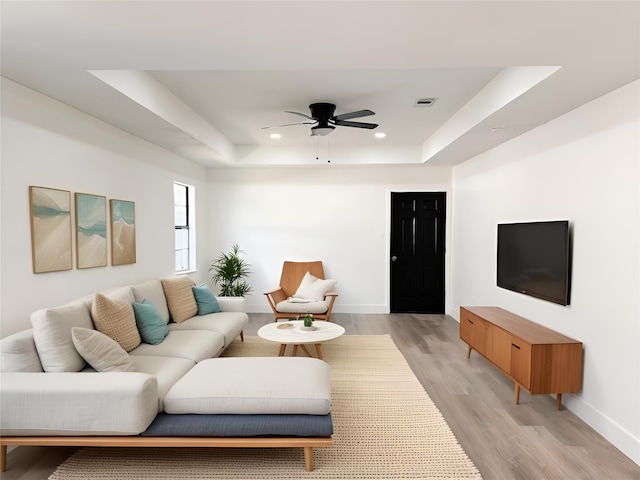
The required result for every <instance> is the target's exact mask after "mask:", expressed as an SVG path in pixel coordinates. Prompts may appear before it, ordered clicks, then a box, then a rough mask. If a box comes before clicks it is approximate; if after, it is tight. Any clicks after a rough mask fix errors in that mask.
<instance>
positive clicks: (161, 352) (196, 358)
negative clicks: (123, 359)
mask: <svg viewBox="0 0 640 480" xmlns="http://www.w3.org/2000/svg"><path fill="white" fill-rule="evenodd" d="M223 347H224V336H223V335H222V334H220V333H217V332H206V331H202V330H185V331H179V332H174V331H170V332H169V335H167V337H166V338H165V339H164V342H162V343H161V344H159V345H149V344H148V343H141V344H140V345H139V346H138V347H136V348H135V349H133V350H132V351H131V352H129V354H130V355H132V356H135V355H144V356H151V357H176V358H185V359H187V360H191V361H192V362H194V363H196V362H200V361H202V360H205V359H207V358H212V357H215V356H216V355H220V353H221V352H222V349H223Z"/></svg>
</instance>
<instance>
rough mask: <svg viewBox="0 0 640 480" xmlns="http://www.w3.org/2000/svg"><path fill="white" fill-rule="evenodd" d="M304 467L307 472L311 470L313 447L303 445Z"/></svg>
mask: <svg viewBox="0 0 640 480" xmlns="http://www.w3.org/2000/svg"><path fill="white" fill-rule="evenodd" d="M304 468H305V470H306V471H307V472H311V471H313V448H312V447H304Z"/></svg>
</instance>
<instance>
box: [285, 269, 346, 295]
mask: <svg viewBox="0 0 640 480" xmlns="http://www.w3.org/2000/svg"><path fill="white" fill-rule="evenodd" d="M336 283H337V281H336V280H322V279H320V278H318V277H314V276H313V275H311V274H310V273H309V272H307V273H305V275H304V277H303V278H302V281H301V282H300V286H299V287H298V290H296V293H294V294H293V297H295V298H306V299H311V300H324V296H325V294H326V293H327V292H330V291H331V290H332V289H333V287H334V286H335V284H336Z"/></svg>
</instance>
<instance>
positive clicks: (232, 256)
mask: <svg viewBox="0 0 640 480" xmlns="http://www.w3.org/2000/svg"><path fill="white" fill-rule="evenodd" d="M241 253H244V252H243V251H242V250H240V247H239V246H238V244H237V243H234V244H233V245H232V246H231V251H230V252H227V253H225V252H222V253H220V255H218V258H216V259H215V260H214V261H213V262H212V263H211V268H209V271H210V272H213V274H212V275H211V284H212V285H216V286H217V285H219V286H220V296H222V297H238V298H242V301H243V302H242V303H243V305H242V307H241V308H243V309H244V298H243V297H244V296H245V295H246V294H248V293H251V292H252V291H253V289H252V288H251V286H250V285H249V284H248V283H247V281H246V278H247V277H248V276H249V274H250V273H251V270H249V268H250V267H251V265H249V264H248V263H247V261H246V260H244V259H243V258H240V254H241ZM243 311H244V310H243Z"/></svg>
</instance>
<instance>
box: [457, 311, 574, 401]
mask: <svg viewBox="0 0 640 480" xmlns="http://www.w3.org/2000/svg"><path fill="white" fill-rule="evenodd" d="M460 338H461V339H462V340H463V341H464V342H465V343H466V344H467V345H468V346H469V348H468V350H467V358H470V356H471V350H475V351H476V352H478V353H479V354H480V355H482V356H483V357H484V358H485V359H487V360H488V361H489V362H490V363H491V364H493V365H494V366H495V367H496V368H498V369H499V370H500V371H501V372H502V373H504V374H505V375H507V376H508V377H509V378H510V379H512V380H513V381H514V382H515V392H514V397H515V403H516V404H518V403H519V401H520V388H524V389H525V390H527V391H528V392H529V393H531V394H532V395H537V394H544V393H546V394H556V406H557V409H558V410H560V409H561V408H562V394H563V393H575V392H579V391H580V389H581V385H582V343H581V342H578V341H577V340H574V339H572V338H569V337H566V336H564V335H562V334H560V333H558V332H555V331H553V330H551V329H549V328H546V327H543V326H542V325H538V324H537V323H534V322H531V321H529V320H527V319H525V318H522V317H520V316H518V315H515V314H513V313H511V312H508V311H506V310H503V309H502V308H498V307H460Z"/></svg>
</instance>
